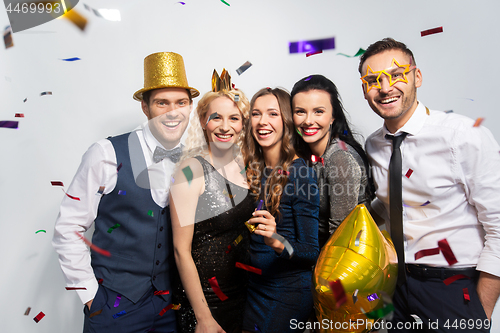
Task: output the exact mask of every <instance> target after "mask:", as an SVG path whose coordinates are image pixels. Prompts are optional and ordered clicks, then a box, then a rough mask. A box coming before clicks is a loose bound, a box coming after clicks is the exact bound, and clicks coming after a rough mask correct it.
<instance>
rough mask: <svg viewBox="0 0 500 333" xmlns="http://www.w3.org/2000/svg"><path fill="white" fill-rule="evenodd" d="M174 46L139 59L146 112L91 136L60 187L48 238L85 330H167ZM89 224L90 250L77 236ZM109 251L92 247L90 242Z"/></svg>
mask: <svg viewBox="0 0 500 333" xmlns="http://www.w3.org/2000/svg"><path fill="white" fill-rule="evenodd" d="M198 95H199V92H198V91H197V90H196V89H194V88H191V87H190V86H189V84H188V82H187V77H186V73H185V70H184V61H183V59H182V57H181V56H180V55H179V54H176V53H172V52H160V53H154V54H151V55H149V56H147V57H146V58H145V59H144V88H142V89H140V90H139V91H137V92H136V93H135V94H134V96H133V97H134V99H135V100H137V101H140V102H141V107H142V111H143V112H144V114H145V115H146V117H147V118H148V122H147V123H145V124H144V125H142V126H141V127H140V128H138V129H136V130H134V131H133V132H131V133H126V134H123V135H119V136H115V137H109V138H107V139H103V140H101V141H98V142H97V143H95V144H94V145H92V146H91V147H90V148H89V150H88V151H87V152H86V153H85V155H84V156H83V159H82V163H81V165H80V167H79V169H78V171H77V173H76V175H75V178H74V179H73V182H72V183H71V185H70V187H69V188H68V194H70V195H71V197H70V196H65V197H64V199H63V201H62V204H61V208H60V213H59V216H58V218H57V221H56V225H55V232H54V238H53V242H52V244H53V246H54V248H55V249H56V251H57V253H58V254H59V262H60V264H61V268H62V270H63V273H64V275H65V277H66V282H67V287H68V288H75V289H77V293H78V296H79V297H80V299H81V301H82V302H83V303H84V304H85V306H84V313H85V319H84V332H120V333H123V332H146V331H150V330H151V331H153V330H154V332H176V331H177V325H176V320H175V314H174V311H172V310H171V308H172V303H171V296H172V295H171V294H170V289H171V288H170V283H171V282H170V280H171V275H172V274H173V273H174V272H175V264H174V258H173V250H172V235H171V226H170V211H169V206H168V195H169V188H170V182H171V176H172V174H173V172H174V167H175V164H176V162H177V161H178V159H179V157H180V154H181V144H180V139H181V136H182V134H183V133H184V131H185V129H186V127H187V125H188V121H189V114H190V112H191V110H192V98H193V97H196V96H198ZM92 225H94V228H95V230H94V234H93V236H92V243H93V247H92V248H93V250H92V251H90V250H89V249H88V248H87V246H86V245H85V243H84V242H83V240H82V238H81V237H82V236H83V233H84V232H85V231H87V230H88V229H89V228H90V227H91V226H92ZM94 246H96V247H97V248H101V249H103V250H106V251H108V252H109V255H107V254H108V253H104V254H102V251H94V249H95V247H94Z"/></svg>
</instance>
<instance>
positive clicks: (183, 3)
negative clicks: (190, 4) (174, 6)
mask: <svg viewBox="0 0 500 333" xmlns="http://www.w3.org/2000/svg"><path fill="white" fill-rule="evenodd" d="M178 3H180V4H181V5H185V4H186V3H185V2H182V1H179V2H178Z"/></svg>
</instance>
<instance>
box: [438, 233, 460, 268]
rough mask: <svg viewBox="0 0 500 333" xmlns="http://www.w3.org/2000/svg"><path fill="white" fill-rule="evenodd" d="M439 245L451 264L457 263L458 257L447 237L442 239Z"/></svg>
mask: <svg viewBox="0 0 500 333" xmlns="http://www.w3.org/2000/svg"><path fill="white" fill-rule="evenodd" d="M438 246H439V248H440V249H441V252H442V253H443V255H444V258H445V259H446V261H447V262H448V264H449V265H450V266H451V265H453V264H456V263H457V262H458V260H457V258H456V257H455V255H454V254H453V251H452V250H451V247H450V244H448V241H447V240H446V238H445V239H441V240H440V241H439V242H438Z"/></svg>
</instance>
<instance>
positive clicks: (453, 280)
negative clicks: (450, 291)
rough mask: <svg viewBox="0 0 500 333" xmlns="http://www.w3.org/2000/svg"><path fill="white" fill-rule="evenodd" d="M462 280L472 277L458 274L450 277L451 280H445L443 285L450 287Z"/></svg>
mask: <svg viewBox="0 0 500 333" xmlns="http://www.w3.org/2000/svg"><path fill="white" fill-rule="evenodd" d="M460 279H470V277H468V276H467V275H463V274H457V275H453V276H450V277H449V278H447V279H445V280H444V281H443V283H444V284H445V285H447V286H449V285H450V284H452V283H453V282H455V281H457V280H460Z"/></svg>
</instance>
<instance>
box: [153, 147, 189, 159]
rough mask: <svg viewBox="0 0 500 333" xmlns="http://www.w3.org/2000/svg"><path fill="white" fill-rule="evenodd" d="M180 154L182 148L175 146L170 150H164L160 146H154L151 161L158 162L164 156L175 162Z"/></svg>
mask: <svg viewBox="0 0 500 333" xmlns="http://www.w3.org/2000/svg"><path fill="white" fill-rule="evenodd" d="M181 155H182V148H181V147H177V148H174V149H172V150H165V149H163V148H161V147H158V146H156V149H155V152H154V153H153V161H154V162H155V163H158V162H160V161H161V160H163V159H164V158H168V159H170V160H171V161H172V162H174V163H177V162H179V159H180V158H181Z"/></svg>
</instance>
